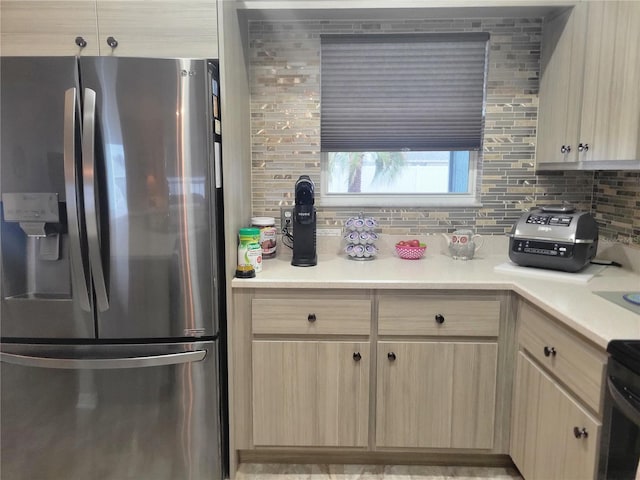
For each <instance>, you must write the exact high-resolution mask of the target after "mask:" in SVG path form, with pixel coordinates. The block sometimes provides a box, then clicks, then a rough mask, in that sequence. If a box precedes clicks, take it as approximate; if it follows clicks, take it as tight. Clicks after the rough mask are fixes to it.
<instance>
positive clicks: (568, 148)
mask: <svg viewBox="0 0 640 480" xmlns="http://www.w3.org/2000/svg"><path fill="white" fill-rule="evenodd" d="M570 151H571V145H562V146H561V147H560V153H569V152H570Z"/></svg>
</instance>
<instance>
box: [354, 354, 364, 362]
mask: <svg viewBox="0 0 640 480" xmlns="http://www.w3.org/2000/svg"><path fill="white" fill-rule="evenodd" d="M353 359H354V360H355V361H356V362H359V361H360V360H361V359H362V355H360V352H355V353H354V354H353Z"/></svg>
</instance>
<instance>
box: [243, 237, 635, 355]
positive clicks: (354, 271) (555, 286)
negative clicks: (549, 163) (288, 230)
mask: <svg viewBox="0 0 640 480" xmlns="http://www.w3.org/2000/svg"><path fill="white" fill-rule="evenodd" d="M283 250H285V249H283ZM278 255H279V256H278V257H276V258H272V259H265V260H264V264H263V265H264V267H263V270H262V272H260V273H258V274H257V275H256V277H255V278H251V279H237V278H234V279H233V280H232V282H231V285H232V287H233V288H340V289H345V288H349V289H351V288H353V289H363V288H366V289H434V290H435V289H457V290H512V291H514V292H516V293H518V294H519V295H521V296H522V297H524V298H526V299H527V300H529V301H531V302H533V303H534V304H536V305H538V306H539V307H540V308H542V309H543V310H545V311H546V312H548V313H549V314H550V315H552V316H554V317H556V318H557V319H558V320H560V321H562V322H564V323H565V324H566V325H567V326H569V327H571V328H573V329H574V330H576V331H577V332H578V333H580V334H582V335H583V336H585V337H586V338H588V339H590V340H591V341H593V342H594V343H596V344H597V345H599V346H601V347H602V348H606V346H607V343H608V342H609V340H612V339H640V315H638V314H636V313H633V312H631V311H630V310H627V309H625V308H623V307H620V306H618V305H615V304H614V303H612V302H609V301H607V300H605V299H604V298H601V297H600V296H598V295H596V294H594V293H593V292H597V291H640V275H639V274H637V273H634V272H632V271H630V270H627V269H623V268H618V267H606V268H604V269H602V270H601V271H599V272H598V273H596V275H595V276H594V277H593V278H592V279H591V280H590V281H589V282H587V283H576V282H573V281H565V280H556V279H547V278H536V277H531V276H525V275H519V274H515V273H514V274H511V273H498V272H495V271H494V268H495V267H496V266H497V265H500V264H503V263H505V262H507V261H508V258H507V255H506V254H500V253H497V254H496V253H492V252H490V251H489V252H487V254H486V255H482V254H479V255H478V256H477V257H476V258H474V259H473V260H468V261H462V260H454V259H452V258H450V257H448V256H445V255H443V254H440V253H439V252H435V253H432V252H429V250H428V252H427V255H425V257H423V258H422V259H420V260H402V259H400V258H398V257H396V256H395V255H393V254H391V253H389V254H386V255H385V254H384V253H382V254H381V255H380V256H379V257H377V258H376V259H375V260H372V261H353V260H349V259H347V257H346V256H345V255H338V254H336V253H323V254H320V255H318V265H316V266H314V267H294V266H292V265H291V263H290V262H291V254H290V253H289V252H286V250H285V253H283V254H281V253H278Z"/></svg>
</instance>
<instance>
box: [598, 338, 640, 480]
mask: <svg viewBox="0 0 640 480" xmlns="http://www.w3.org/2000/svg"><path fill="white" fill-rule="evenodd" d="M607 352H609V362H608V364H607V376H606V380H605V382H606V386H605V397H604V413H603V417H602V435H601V439H600V461H599V467H598V479H599V480H613V479H615V480H633V479H636V478H638V476H639V475H640V471H639V469H638V462H639V461H640V340H612V341H611V342H609V345H608V347H607Z"/></svg>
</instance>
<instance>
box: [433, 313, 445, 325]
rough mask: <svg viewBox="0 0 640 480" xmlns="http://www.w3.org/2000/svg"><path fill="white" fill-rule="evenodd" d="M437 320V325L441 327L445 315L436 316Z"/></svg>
mask: <svg viewBox="0 0 640 480" xmlns="http://www.w3.org/2000/svg"><path fill="white" fill-rule="evenodd" d="M435 319H436V323H439V324H440V325H442V324H443V323H444V315H442V314H440V313H438V314H436V316H435Z"/></svg>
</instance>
